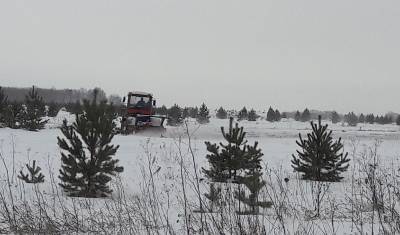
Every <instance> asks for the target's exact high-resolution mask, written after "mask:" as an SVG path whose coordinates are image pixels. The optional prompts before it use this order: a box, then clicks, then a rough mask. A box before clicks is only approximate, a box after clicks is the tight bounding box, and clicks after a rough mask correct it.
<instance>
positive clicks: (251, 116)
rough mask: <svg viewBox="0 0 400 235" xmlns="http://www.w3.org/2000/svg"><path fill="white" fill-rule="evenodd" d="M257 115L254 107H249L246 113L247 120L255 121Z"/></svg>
mask: <svg viewBox="0 0 400 235" xmlns="http://www.w3.org/2000/svg"><path fill="white" fill-rule="evenodd" d="M257 118H258V115H257V113H256V111H255V110H254V109H251V110H250V112H249V114H248V115H247V120H248V121H257Z"/></svg>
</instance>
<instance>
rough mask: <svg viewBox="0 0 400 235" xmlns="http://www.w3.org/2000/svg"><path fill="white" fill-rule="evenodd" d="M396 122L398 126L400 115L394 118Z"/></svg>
mask: <svg viewBox="0 0 400 235" xmlns="http://www.w3.org/2000/svg"><path fill="white" fill-rule="evenodd" d="M396 124H397V125H399V126H400V115H398V116H397V118H396Z"/></svg>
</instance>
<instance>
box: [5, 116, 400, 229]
mask: <svg viewBox="0 0 400 235" xmlns="http://www.w3.org/2000/svg"><path fill="white" fill-rule="evenodd" d="M64 118H67V119H68V120H69V121H72V120H73V116H71V115H69V114H68V113H65V112H60V113H59V115H58V116H57V117H55V118H53V119H51V120H50V121H49V123H48V124H47V128H46V129H44V130H41V131H39V132H29V131H24V130H13V129H8V128H2V129H0V153H1V159H0V160H1V161H2V162H0V192H1V195H0V202H1V201H7V202H8V203H14V204H18V203H20V204H21V205H19V206H20V209H21V208H23V206H22V204H23V202H27V201H29V200H33V201H35V202H36V203H37V202H40V199H37V198H38V196H37V194H36V193H37V192H40V195H42V196H41V197H43V198H44V200H43V202H50V201H51V200H53V201H54V203H53V205H54V206H55V207H60V206H61V205H62V204H66V205H74V204H73V203H74V202H73V200H79V199H68V198H66V197H65V196H64V195H62V192H61V190H60V189H59V188H58V187H57V183H58V178H57V176H58V170H59V168H60V149H59V148H58V146H57V136H60V135H61V132H60V130H59V129H58V128H57V127H58V126H60V125H61V123H62V120H63V119H64ZM187 123H188V129H189V134H190V136H191V139H190V141H191V142H190V144H191V145H190V146H191V147H192V150H193V155H192V154H191V152H190V149H189V148H188V146H189V139H188V135H187V133H186V128H185V126H181V127H167V130H166V132H165V133H163V134H161V135H160V134H159V133H152V134H148V133H141V134H136V135H127V136H126V135H116V136H115V138H114V140H113V143H114V144H118V145H120V148H119V150H118V152H117V155H116V157H117V158H118V159H119V160H120V165H122V166H123V167H124V172H123V173H121V174H120V176H119V177H118V180H115V182H114V183H113V187H114V191H115V192H114V194H113V198H120V197H121V195H122V192H123V196H124V197H129V198H141V197H142V200H144V198H146V197H148V198H150V199H154V200H155V198H157V200H159V201H158V202H159V204H160V205H159V207H157V210H158V213H160V214H162V215H163V216H160V215H158V216H160V219H159V221H158V222H159V223H160V224H163V225H165V223H167V222H161V220H163V221H172V222H173V223H171V224H167V225H165V226H166V227H167V228H165V227H160V228H151V229H150V228H149V227H146V226H145V225H143V224H142V225H140V226H139V225H138V227H141V229H142V230H141V229H138V230H120V231H118V230H117V231H115V230H116V228H113V229H114V230H113V229H110V230H104V231H114V232H121V233H128V232H129V233H132V232H135V233H150V234H153V233H156V232H155V231H158V232H160V233H164V232H165V231H168V232H169V233H177V234H180V233H183V234H184V233H187V232H188V231H187V230H186V227H185V223H186V224H187V220H185V218H184V216H183V214H184V200H183V195H184V193H186V194H187V195H186V196H187V198H188V201H189V203H188V205H187V208H189V209H188V211H189V212H187V213H190V214H193V220H195V219H194V218H196V219H198V218H199V217H200V215H199V214H200V213H194V212H193V211H195V210H196V209H198V208H199V206H198V205H199V203H198V200H197V199H196V186H195V181H196V176H195V173H196V172H195V170H194V167H193V160H194V161H195V163H196V170H197V173H198V175H199V180H200V181H201V182H200V191H201V194H203V193H204V192H206V191H207V187H208V185H207V182H206V180H203V174H202V173H201V168H202V167H207V161H206V158H205V156H206V154H207V151H206V148H205V144H204V142H205V141H211V142H220V141H222V135H221V132H220V127H221V126H225V127H226V126H227V125H228V120H219V119H213V118H212V119H211V121H210V123H209V124H205V125H201V126H200V125H198V124H196V122H195V121H194V120H188V122H187ZM240 125H241V126H244V129H245V131H246V132H247V137H248V140H249V142H250V143H252V142H254V141H258V142H259V147H260V148H261V149H262V151H263V153H264V157H263V161H264V164H265V173H264V174H265V178H266V180H267V181H268V180H269V182H268V185H267V187H266V191H268V190H269V193H267V192H265V193H264V195H265V197H266V198H267V199H269V200H276V201H274V203H275V205H278V204H279V203H278V202H281V204H282V208H283V206H285V208H286V209H287V212H286V213H283V214H284V215H285V216H283V217H284V218H279V216H278V215H279V213H278V211H277V210H278V209H277V208H275V209H274V208H270V209H267V210H265V211H263V212H262V220H263V221H264V222H263V224H264V225H265V226H266V229H267V230H266V234H270V233H272V234H274V233H275V234H280V233H283V231H286V232H287V233H295V232H297V233H299V234H307V233H309V234H324V233H327V234H332V233H336V234H359V233H360V232H371V231H372V229H374V230H375V231H382V230H383V229H382V228H381V227H382V226H380V225H379V219H377V218H375V220H371V215H370V213H371V211H372V212H373V210H369V211H368V210H365V213H364V214H362V215H361V217H360V215H359V214H357V215H355V213H354V212H349V208H350V207H354V205H355V204H356V203H354V205H353V204H351V203H350V202H351V201H352V202H354V200H353V199H355V198H357V195H358V194H356V193H355V192H353V193H352V191H354V188H355V182H358V180H360V179H364V178H365V175H364V174H363V173H365V172H362V169H361V168H362V167H361V165H362V163H363V162H364V163H365V161H367V160H371V159H372V158H373V156H374V151H372V150H373V147H374V146H375V144H378V145H379V147H378V148H377V152H376V156H377V159H378V160H379V168H380V169H382V171H381V172H389V171H393V174H392V178H393V182H397V180H394V177H397V176H396V174H397V173H398V172H397V169H399V155H400V127H399V126H396V125H370V124H360V125H358V126H357V127H348V126H345V125H342V124H341V123H340V124H331V123H330V122H329V128H330V129H331V130H333V134H334V137H336V138H339V137H342V138H343V142H344V144H345V150H346V151H348V152H349V156H350V158H351V159H352V161H351V163H350V164H351V169H349V171H348V172H346V173H345V174H344V176H345V179H344V180H343V182H341V183H333V184H330V186H329V189H328V193H327V196H326V197H324V202H323V203H324V206H323V208H324V209H325V212H324V213H323V216H321V218H318V219H310V218H308V217H307V213H308V210H310V211H311V210H313V207H314V206H313V204H312V202H313V199H312V198H313V192H312V190H313V189H314V188H313V187H315V186H313V185H311V183H310V182H305V181H302V180H299V179H298V176H297V175H296V174H295V173H294V172H293V171H292V168H291V163H290V160H291V158H292V157H291V155H292V154H293V153H295V151H296V149H297V145H296V143H295V141H296V140H297V138H298V134H299V133H301V134H305V133H307V132H309V131H310V124H309V123H302V122H296V121H293V120H282V121H281V122H277V123H270V122H267V121H265V120H259V121H256V122H248V121H242V122H240ZM370 150H371V151H370ZM354 153H355V154H354ZM362 153H364V154H362ZM192 157H194V158H192ZM32 160H36V161H37V163H38V164H39V166H41V168H42V172H43V174H44V175H45V176H46V178H45V180H46V181H45V183H43V184H40V185H38V186H37V187H34V186H31V185H24V186H23V185H22V184H21V182H20V181H19V180H18V179H17V178H16V174H18V172H19V170H21V169H22V167H24V166H25V164H26V163H27V162H29V161H32ZM181 170H183V174H182V171H181ZM151 176H153V177H151ZM285 177H287V178H289V179H290V181H289V183H287V184H281V183H280V182H281V181H279V180H282V179H283V178H285ZM363 177H364V178H363ZM182 178H183V179H186V180H185V181H184V185H185V186H186V189H185V190H186V191H184V189H183V187H182V185H183V184H182ZM150 182H154V186H155V187H156V192H157V195H151V194H150V193H148V192H147V191H146V190H148V189H149V185H151V183H150ZM282 185H283V186H282ZM9 186H10V187H9ZM280 186H281V187H280ZM282 187H287V188H286V189H285V188H282ZM361 187H362V186H360V192H361ZM21 188H23V190H24V191H23V190H22V189H21ZM274 190H276V191H274ZM11 191H12V192H11ZM271 192H275V195H271ZM357 192H358V191H357ZM365 193H366V194H367V191H365ZM283 194H285V196H284V195H283ZM286 194H287V195H286ZM11 195H12V196H11ZM56 195H57V196H56ZM149 195H151V196H150V197H149ZM11 198H13V199H14V202H10V200H11ZM56 198H58V199H57V200H58V202H56ZM59 198H62V199H61V200H60V199H59ZM69 200H72V201H69ZM96 200H97V201H96ZM111 200H113V199H90V202H91V203H94V202H93V201H96V202H95V203H96V205H94V208H96V209H97V213H100V212H101V210H106V209H105V207H107V208H108V206H109V205H107V201H111ZM360 200H361V202H364V201H363V200H362V199H360ZM61 201H62V202H61ZM131 201H132V202H134V200H133V199H132V200H131ZM333 201H335V202H337V204H334V203H332V202H333ZM365 201H366V202H367V201H368V200H365ZM393 202H395V200H394V199H393ZM148 203H149V204H146V203H144V204H142V207H140V206H138V207H137V208H136V209H138V208H142V209H143V207H146V205H147V206H148V207H151V206H152V205H154V202H153V204H152V203H151V201H150V202H148ZM335 205H336V206H337V209H333V206H335ZM31 206H33V205H31ZM290 206H292V207H295V206H296V207H298V208H296V209H294V208H292V209H289V207H290ZM366 207H367V206H366ZM1 208H2V209H3V210H4V209H5V208H8V209H9V210H12V209H10V208H11V207H10V206H9V207H7V206H4V205H3V206H2V207H0V209H1ZM79 208H80V210H82V211H83V210H84V209H82V208H84V207H83V206H82V207H79ZM282 208H281V209H282ZM335 208H336V207H335ZM363 208H364V207H363ZM364 209H365V208H364ZM46 210H54V208H51V206H50V203H49V205H48V208H47V209H46ZM55 210H56V211H57V212H53V214H54V217H57V215H56V214H57V213H58V210H61V209H59V208H56V209H55ZM71 210H72V209H71ZM108 210H109V209H108ZM143 210H145V209H143ZM149 210H150V209H149ZM159 210H161V211H162V212H160V211H159ZM290 211H291V212H290ZM332 211H335V213H337V215H333V216H331V214H333V213H332ZM23 213H24V212H22V214H23ZM36 213H44V212H43V211H42V212H41V211H40V210H39V211H38V212H36ZM82 213H83V212H82ZM85 213H89V214H90V212H85ZM135 213H138V212H133V214H135ZM148 213H151V210H150V211H148ZM6 214H7V213H2V214H1V213H0V233H1V232H2V231H3V232H6V231H8V230H9V229H10V226H11V225H10V222H9V221H12V219H10V218H7V217H6V216H5V215H6ZM8 214H12V213H8ZM49 214H52V213H49ZM116 214H118V213H116ZM116 214H113V215H116ZM110 215H111V214H110ZM119 215H120V214H119ZM167 215H168V216H167ZM2 216H3V217H2ZM62 216H64V215H62ZM62 216H60V217H62ZM125 216H126V214H125ZM205 216H206V215H205ZM330 216H331V217H332V218H333V219H329V218H330ZM356 216H358V217H357V218H361V221H363V222H364V224H363V223H361V226H360V225H359V224H357V223H356V222H354V221H352V220H355V217H356ZM363 216H364V217H365V218H364V217H363ZM385 216H386V215H385ZM50 217H51V216H50ZM78 217H79V216H78ZM149 217H151V216H149V215H143V216H141V217H140V216H138V217H135V219H133V220H134V222H132V223H140V221H139V218H149ZM65 218H66V217H65ZM79 218H82V219H83V218H84V216H83V217H79ZM96 218H97V217H96ZM124 218H125V217H124ZM362 218H364V219H362ZM372 218H374V217H372ZM396 218H397V219H398V217H396ZM108 219H110V218H108ZM280 220H281V223H280V222H279V221H280ZM7 221H8V222H7ZM32 221H33V219H32ZM54 221H56V219H54ZM108 221H111V220H108ZM143 221H144V220H143ZM143 221H142V223H147V222H143ZM282 221H283V222H282ZM332 221H333V222H332ZM396 221H397V222H398V220H396ZM125 222H127V221H125ZM153 222H154V223H156V222H155V221H153ZM58 223H60V222H58ZM77 223H78V222H77ZM104 223H106V222H104ZM110 223H111V222H110ZM193 223H195V222H193ZM389 223H392V222H389ZM393 223H395V222H393ZM38 224H40V221H39V222H38ZM82 224H84V222H82ZM283 224H286V226H283ZM114 225H115V224H114ZM109 226H110V227H112V226H111V225H109ZM124 226H126V225H124ZM249 226H250V225H249ZM33 227H34V226H33ZM54 227H56V226H55V225H54ZM71 227H73V228H75V227H74V226H71ZM76 227H78V226H77V225H76ZM82 227H83V226H82ZM115 227H118V226H116V225H115ZM120 227H122V226H121V225H120ZM372 227H374V228H372ZM196 228H199V225H197V227H196ZM306 228H309V230H306ZM2 229H3V230H2ZM42 229H43V228H42ZM120 229H121V228H120ZM72 230H74V229H72ZM172 230H173V231H174V232H171V231H172ZM27 231H29V230H27ZM56 231H58V230H56ZM75 231H76V232H90V231H96V230H93V228H91V227H90V226H87V227H86V230H85V229H84V228H79V229H78V228H76V230H75ZM104 231H103V232H104ZM161 231H164V232H161ZM64 232H65V231H64ZM195 232H196V231H195V230H190V232H189V233H195ZM208 232H209V233H211V232H210V231H208ZM227 233H229V232H227Z"/></svg>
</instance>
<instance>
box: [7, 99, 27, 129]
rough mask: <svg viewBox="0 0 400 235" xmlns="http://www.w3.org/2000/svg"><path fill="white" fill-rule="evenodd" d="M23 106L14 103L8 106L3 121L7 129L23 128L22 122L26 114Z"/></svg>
mask: <svg viewBox="0 0 400 235" xmlns="http://www.w3.org/2000/svg"><path fill="white" fill-rule="evenodd" d="M23 111H24V109H23V107H22V105H21V104H19V103H16V102H13V103H11V104H8V105H7V107H6V108H5V111H4V116H3V121H4V124H5V126H6V127H9V128H12V129H18V128H20V127H21V120H22V116H23V114H24V112H23Z"/></svg>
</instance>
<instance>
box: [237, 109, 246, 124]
mask: <svg viewBox="0 0 400 235" xmlns="http://www.w3.org/2000/svg"><path fill="white" fill-rule="evenodd" d="M248 115H249V114H248V113H247V109H246V107H243V108H242V110H240V111H239V113H238V115H237V119H238V121H242V120H245V119H247V117H248Z"/></svg>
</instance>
